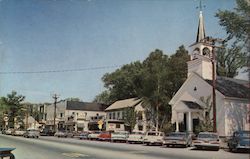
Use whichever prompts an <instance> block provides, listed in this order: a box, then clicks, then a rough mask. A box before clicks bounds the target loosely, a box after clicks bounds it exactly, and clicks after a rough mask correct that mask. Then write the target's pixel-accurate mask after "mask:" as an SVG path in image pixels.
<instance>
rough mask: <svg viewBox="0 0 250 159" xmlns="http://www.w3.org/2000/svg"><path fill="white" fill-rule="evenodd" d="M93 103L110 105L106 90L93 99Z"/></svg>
mask: <svg viewBox="0 0 250 159" xmlns="http://www.w3.org/2000/svg"><path fill="white" fill-rule="evenodd" d="M93 102H96V103H102V104H106V105H110V104H111V103H112V101H111V100H110V92H109V91H108V90H105V91H103V92H102V93H101V94H99V95H97V96H96V97H95V99H94V100H93Z"/></svg>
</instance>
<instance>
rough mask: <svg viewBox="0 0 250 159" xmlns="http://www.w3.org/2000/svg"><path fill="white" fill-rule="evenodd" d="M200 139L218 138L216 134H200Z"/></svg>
mask: <svg viewBox="0 0 250 159" xmlns="http://www.w3.org/2000/svg"><path fill="white" fill-rule="evenodd" d="M198 138H218V135H216V134H199V135H198Z"/></svg>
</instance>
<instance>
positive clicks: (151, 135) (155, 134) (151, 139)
mask: <svg viewBox="0 0 250 159" xmlns="http://www.w3.org/2000/svg"><path fill="white" fill-rule="evenodd" d="M163 138H164V133H163V132H159V131H148V132H147V133H146V135H145V136H144V138H143V143H144V144H146V145H162V144H163Z"/></svg>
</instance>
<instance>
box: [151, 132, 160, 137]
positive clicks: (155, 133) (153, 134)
mask: <svg viewBox="0 0 250 159" xmlns="http://www.w3.org/2000/svg"><path fill="white" fill-rule="evenodd" d="M158 135H159V133H158V132H149V133H148V136H158Z"/></svg>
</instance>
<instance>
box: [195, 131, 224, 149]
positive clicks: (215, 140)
mask: <svg viewBox="0 0 250 159" xmlns="http://www.w3.org/2000/svg"><path fill="white" fill-rule="evenodd" d="M193 146H194V147H196V148H197V149H215V150H217V151H218V150H219V149H220V139H219V136H218V134H217V133H212V132H200V133H199V134H198V136H197V138H196V139H195V140H194V141H193Z"/></svg>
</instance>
